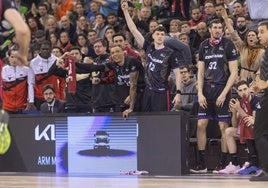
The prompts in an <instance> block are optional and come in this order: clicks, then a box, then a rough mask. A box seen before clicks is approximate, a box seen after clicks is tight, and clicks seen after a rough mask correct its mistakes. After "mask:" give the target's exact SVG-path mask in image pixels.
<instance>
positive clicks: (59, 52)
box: [51, 46, 63, 57]
mask: <svg viewBox="0 0 268 188" xmlns="http://www.w3.org/2000/svg"><path fill="white" fill-rule="evenodd" d="M51 53H52V54H53V55H54V56H56V57H60V56H62V55H63V51H62V49H61V48H60V47H58V46H53V47H52V51H51Z"/></svg>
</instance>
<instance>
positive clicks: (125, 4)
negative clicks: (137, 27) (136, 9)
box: [121, 0, 128, 12]
mask: <svg viewBox="0 0 268 188" xmlns="http://www.w3.org/2000/svg"><path fill="white" fill-rule="evenodd" d="M121 9H122V11H123V12H124V11H128V4H127V1H126V0H123V1H122V2H121Z"/></svg>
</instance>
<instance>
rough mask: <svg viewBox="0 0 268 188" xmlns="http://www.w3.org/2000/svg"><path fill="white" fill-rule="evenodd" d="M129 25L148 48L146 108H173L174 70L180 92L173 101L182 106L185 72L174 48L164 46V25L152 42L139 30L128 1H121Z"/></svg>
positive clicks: (140, 42)
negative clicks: (171, 80) (171, 78)
mask: <svg viewBox="0 0 268 188" xmlns="http://www.w3.org/2000/svg"><path fill="white" fill-rule="evenodd" d="M121 8H122V10H123V13H124V16H125V19H126V22H127V25H128V28H129V29H130V31H131V33H132V34H133V36H134V37H135V40H136V42H137V43H138V45H139V46H140V47H143V49H144V50H145V51H146V65H145V83H146V88H145V91H144V96H143V105H142V111H169V110H170V106H169V105H170V102H169V97H170V95H169V86H168V81H167V79H168V76H169V75H170V71H171V69H173V72H174V74H175V76H176V89H177V94H176V95H175V97H174V99H173V101H172V102H173V104H174V106H175V107H178V106H179V104H180V100H181V99H180V94H181V90H180V87H181V86H180V83H181V75H180V69H179V67H180V66H181V64H180V63H179V59H178V57H177V56H176V54H175V53H174V50H172V49H171V48H169V47H167V46H165V45H164V40H165V38H166V29H165V27H163V26H158V27H157V28H156V29H155V30H154V31H153V33H152V37H153V39H154V42H153V44H148V42H146V41H145V39H144V36H143V35H142V34H141V33H140V32H139V31H138V29H137V27H136V25H135V24H134V22H133V20H132V19H131V17H130V15H129V12H128V4H127V1H123V2H122V4H121Z"/></svg>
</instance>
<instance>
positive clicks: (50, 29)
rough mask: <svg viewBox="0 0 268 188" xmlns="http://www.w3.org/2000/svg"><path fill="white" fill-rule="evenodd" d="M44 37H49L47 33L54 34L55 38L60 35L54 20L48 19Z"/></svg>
mask: <svg viewBox="0 0 268 188" xmlns="http://www.w3.org/2000/svg"><path fill="white" fill-rule="evenodd" d="M45 32H46V36H47V37H48V36H49V33H55V34H56V35H57V37H59V35H60V28H59V27H58V24H57V20H56V18H54V17H53V18H48V19H47V22H46V25H45Z"/></svg>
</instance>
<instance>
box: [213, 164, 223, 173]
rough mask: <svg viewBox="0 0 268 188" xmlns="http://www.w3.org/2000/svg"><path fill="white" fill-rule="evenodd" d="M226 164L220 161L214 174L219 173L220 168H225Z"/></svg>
mask: <svg viewBox="0 0 268 188" xmlns="http://www.w3.org/2000/svg"><path fill="white" fill-rule="evenodd" d="M225 167H226V165H223V164H222V163H219V164H218V165H217V166H216V167H215V169H214V170H213V171H212V173H213V174H218V173H219V171H220V170H222V169H225Z"/></svg>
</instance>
